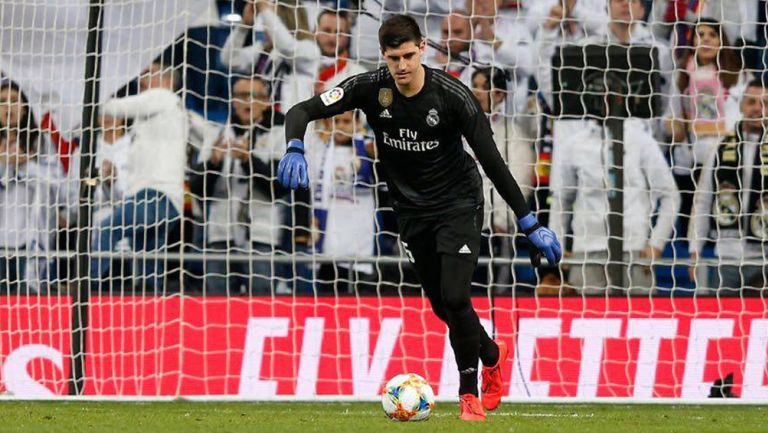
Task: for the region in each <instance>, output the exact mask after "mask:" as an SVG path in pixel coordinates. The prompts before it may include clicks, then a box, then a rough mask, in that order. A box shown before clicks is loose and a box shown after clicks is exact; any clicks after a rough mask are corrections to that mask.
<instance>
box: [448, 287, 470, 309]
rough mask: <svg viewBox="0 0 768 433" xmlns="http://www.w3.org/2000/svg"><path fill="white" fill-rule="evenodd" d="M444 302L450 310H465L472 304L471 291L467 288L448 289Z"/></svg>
mask: <svg viewBox="0 0 768 433" xmlns="http://www.w3.org/2000/svg"><path fill="white" fill-rule="evenodd" d="M446 292H447V293H446ZM443 303H444V304H445V309H446V310H447V311H448V312H458V311H463V310H465V309H466V308H467V307H469V306H471V305H472V304H471V302H470V299H469V291H465V290H447V291H445V292H443Z"/></svg>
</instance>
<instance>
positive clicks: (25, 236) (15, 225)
mask: <svg viewBox="0 0 768 433" xmlns="http://www.w3.org/2000/svg"><path fill="white" fill-rule="evenodd" d="M58 191H59V189H58V186H57V181H56V180H55V179H52V178H51V177H50V175H49V172H48V170H47V169H46V167H45V166H42V165H40V164H38V163H37V162H36V161H27V162H26V163H24V164H22V165H20V166H18V167H12V166H7V165H0V247H2V248H28V249H34V246H33V244H36V245H37V246H38V247H42V248H43V249H46V248H47V247H48V245H49V242H50V239H51V238H52V236H53V230H54V229H55V227H56V219H57V215H58V210H59V209H58V208H59V206H58V205H59V204H63V203H58V199H57V195H58Z"/></svg>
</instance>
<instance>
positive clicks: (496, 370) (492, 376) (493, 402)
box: [481, 341, 509, 410]
mask: <svg viewBox="0 0 768 433" xmlns="http://www.w3.org/2000/svg"><path fill="white" fill-rule="evenodd" d="M496 344H497V345H498V346H499V360H498V361H496V365H494V366H492V367H483V385H482V388H481V389H482V391H483V395H482V398H483V407H484V408H485V409H486V410H494V409H496V408H497V407H499V403H500V402H501V395H502V394H503V393H504V381H503V379H502V377H501V367H503V366H504V365H506V363H507V357H508V356H509V349H508V348H507V343H505V342H503V341H497V342H496Z"/></svg>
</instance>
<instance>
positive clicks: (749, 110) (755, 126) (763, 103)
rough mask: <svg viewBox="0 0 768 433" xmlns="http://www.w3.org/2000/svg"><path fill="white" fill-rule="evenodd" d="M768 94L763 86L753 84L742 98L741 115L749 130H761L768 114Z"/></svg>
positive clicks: (745, 126)
mask: <svg viewBox="0 0 768 433" xmlns="http://www.w3.org/2000/svg"><path fill="white" fill-rule="evenodd" d="M767 107H768V95H766V92H765V89H763V88H762V87H756V86H751V87H748V88H747V90H746V91H745V92H744V96H742V98H741V116H742V121H743V124H744V128H746V130H747V131H749V132H760V131H761V130H762V128H763V122H764V121H765V118H766V115H768V108H767Z"/></svg>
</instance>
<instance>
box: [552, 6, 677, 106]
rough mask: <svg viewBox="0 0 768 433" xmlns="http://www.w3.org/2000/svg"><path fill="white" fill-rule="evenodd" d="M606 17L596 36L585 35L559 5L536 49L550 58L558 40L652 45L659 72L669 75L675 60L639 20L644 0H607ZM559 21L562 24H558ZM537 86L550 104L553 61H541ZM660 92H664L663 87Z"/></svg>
mask: <svg viewBox="0 0 768 433" xmlns="http://www.w3.org/2000/svg"><path fill="white" fill-rule="evenodd" d="M608 6H609V7H608V10H609V14H610V15H609V17H610V18H609V21H608V23H606V25H605V27H604V28H603V30H602V31H601V32H600V33H599V35H598V36H593V37H589V38H586V39H584V37H583V35H584V34H585V33H586V30H585V29H579V28H576V27H574V26H575V25H574V23H573V22H572V21H568V20H566V17H567V15H565V12H564V11H563V10H561V7H560V6H555V7H553V8H552V12H551V14H550V16H549V19H548V20H547V21H546V22H545V24H544V26H543V28H542V29H541V30H540V31H539V35H538V37H537V42H538V52H539V53H541V55H542V58H543V59H552V57H553V56H554V55H555V53H556V48H557V47H556V45H557V43H558V41H561V42H562V43H582V44H585V45H586V44H606V43H609V44H620V45H637V44H642V45H651V46H653V47H655V48H656V49H657V51H658V60H659V65H658V68H659V69H660V75H661V76H662V77H663V76H666V75H669V74H670V73H671V72H672V70H673V68H674V63H673V60H672V54H671V52H670V50H669V47H668V46H667V45H665V44H664V43H662V42H660V41H658V40H657V39H656V38H654V36H653V34H652V33H651V31H650V30H649V29H648V27H647V26H646V24H645V23H644V22H643V21H642V18H643V17H644V16H645V3H644V2H643V1H642V0H608ZM561 23H562V25H561ZM537 80H538V82H539V88H540V89H541V91H542V93H543V94H544V97H545V98H546V100H547V103H548V104H549V106H550V107H552V80H553V77H552V64H551V61H545V62H542V63H541V64H540V66H539V71H538V75H537ZM662 93H665V92H664V91H662Z"/></svg>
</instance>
